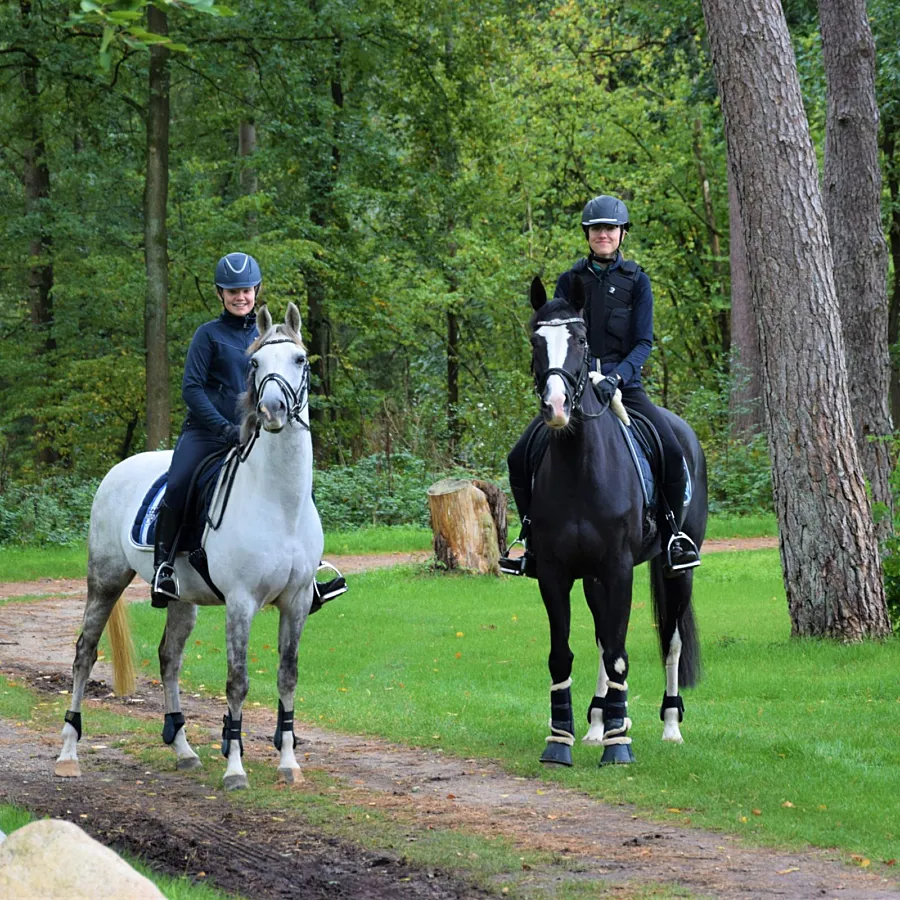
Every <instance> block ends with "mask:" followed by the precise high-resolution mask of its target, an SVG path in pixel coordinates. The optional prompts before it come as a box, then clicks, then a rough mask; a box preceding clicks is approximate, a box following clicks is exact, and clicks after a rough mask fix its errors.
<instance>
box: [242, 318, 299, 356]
mask: <svg viewBox="0 0 900 900" xmlns="http://www.w3.org/2000/svg"><path fill="white" fill-rule="evenodd" d="M276 338H287V339H288V340H291V341H293V342H294V343H295V344H296V345H297V346H298V347H299V348H300V349H301V350H303V351H305V350H306V344H304V343H303V338H302V337H300V335H299V334H297V332H296V331H294V329H293V328H291V327H290V326H288V325H273V326H272V327H271V328H270V329H269V330H268V331H267V332H266V333H265V334H261V335H260V336H259V337H258V338H257V339H256V340H255V341H254V342H253V343H252V344H251V345H250V347H249V349H248V350H247V356H252V355H253V354H254V353H256V351H257V350H259V348H260V347H262V345H263V344H265V343H266V341H271V340H274V339H276Z"/></svg>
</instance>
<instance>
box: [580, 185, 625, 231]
mask: <svg viewBox="0 0 900 900" xmlns="http://www.w3.org/2000/svg"><path fill="white" fill-rule="evenodd" d="M604 223H605V224H607V225H621V226H622V230H623V231H628V229H629V228H630V227H631V223H630V222H629V221H628V209H627V208H626V206H625V204H624V203H623V202H622V201H621V200H618V199H616V198H615V197H610V196H609V195H608V194H601V195H600V196H599V197H594V198H593V200H588V202H587V203H586V204H585V206H584V210H583V212H582V213H581V227H582V228H583V229H584V233H585V234H587V231H588V228H590V227H591V225H601V224H604Z"/></svg>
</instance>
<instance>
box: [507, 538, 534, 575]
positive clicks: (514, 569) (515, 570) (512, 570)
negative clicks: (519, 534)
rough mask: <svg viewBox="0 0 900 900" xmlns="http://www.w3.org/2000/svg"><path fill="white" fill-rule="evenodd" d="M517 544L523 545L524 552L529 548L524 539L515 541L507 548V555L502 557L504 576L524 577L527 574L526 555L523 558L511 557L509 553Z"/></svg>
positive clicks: (523, 554)
mask: <svg viewBox="0 0 900 900" xmlns="http://www.w3.org/2000/svg"><path fill="white" fill-rule="evenodd" d="M516 544H521V545H522V549H523V550H527V549H528V548H527V547H526V546H525V541H523V540H522V538H517V539H516V540H514V541H513V542H512V543H511V544H510V545H509V547H507V548H506V555H505V556H501V557H500V571H501V572H503V574H504V575H524V574H525V553H522V555H521V556H510V555H509V553H510V551H511V550H512V548H513V547H515V546H516Z"/></svg>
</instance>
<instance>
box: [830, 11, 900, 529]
mask: <svg viewBox="0 0 900 900" xmlns="http://www.w3.org/2000/svg"><path fill="white" fill-rule="evenodd" d="M819 19H820V25H821V32H822V54H823V57H824V61H825V76H826V79H827V99H828V112H827V119H826V130H825V177H824V191H823V194H824V201H825V212H826V214H827V216H828V230H829V233H830V235H831V246H832V252H833V255H834V286H835V290H836V292H837V299H838V307H839V309H840V315H841V322H842V325H843V332H844V349H845V351H846V354H847V373H848V376H849V389H850V405H851V409H852V411H853V424H854V428H855V431H856V442H857V448H858V450H859V456H860V461H861V462H862V465H863V469H864V470H865V473H866V476H867V477H868V479H869V483H870V485H871V488H872V499H873V500H875V501H876V502H878V503H882V504H884V505H885V506H886V507H887V508H888V509H889V510H890V509H891V508H892V506H893V504H892V501H891V487H890V477H891V470H892V469H893V461H892V459H891V452H890V444H889V442H888V439H889V437H890V436H891V434H892V432H893V426H892V424H891V414H890V409H889V405H888V403H889V392H890V373H891V363H890V355H889V353H888V296H887V263H888V260H887V244H886V242H885V240H884V232H883V230H882V225H881V167H880V162H879V159H878V105H877V104H876V102H875V41H874V40H873V39H872V31H871V29H870V28H869V22H868V19H867V18H866V3H865V0H819ZM876 528H877V532H878V535H879V537H881V538H886V537H888V536H889V535H890V534H891V533H892V531H893V523H892V517H891V516H889V515H888V516H883V517H882V518H881V520H880V523H879V525H878V526H876Z"/></svg>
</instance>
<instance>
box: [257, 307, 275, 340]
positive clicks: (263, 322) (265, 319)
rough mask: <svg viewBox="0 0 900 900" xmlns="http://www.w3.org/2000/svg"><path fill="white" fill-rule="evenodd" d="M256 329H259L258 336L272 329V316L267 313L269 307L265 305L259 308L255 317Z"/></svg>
mask: <svg viewBox="0 0 900 900" xmlns="http://www.w3.org/2000/svg"><path fill="white" fill-rule="evenodd" d="M256 327H257V328H258V329H259V333H260V334H266V333H267V332H268V330H269V329H270V328H271V327H272V314H271V313H270V312H269V307H268V306H266V305H265V304H263V305H262V306H261V307H260V308H259V315H257V317H256Z"/></svg>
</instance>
